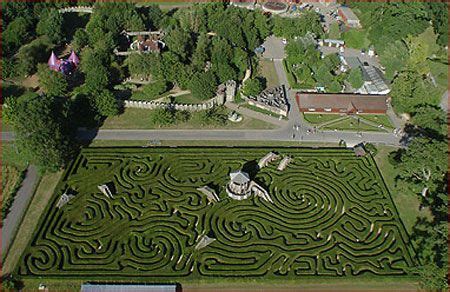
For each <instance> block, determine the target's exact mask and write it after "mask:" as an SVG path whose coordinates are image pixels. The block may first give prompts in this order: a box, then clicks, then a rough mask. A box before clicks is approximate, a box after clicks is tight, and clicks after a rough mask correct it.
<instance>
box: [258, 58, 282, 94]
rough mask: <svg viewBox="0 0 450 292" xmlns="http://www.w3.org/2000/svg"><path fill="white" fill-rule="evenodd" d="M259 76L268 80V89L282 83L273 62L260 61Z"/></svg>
mask: <svg viewBox="0 0 450 292" xmlns="http://www.w3.org/2000/svg"><path fill="white" fill-rule="evenodd" d="M258 69H259V72H258V73H259V74H260V75H261V76H263V77H264V78H266V81H267V84H266V88H271V87H276V86H279V85H280V81H279V80H278V75H277V72H276V70H275V65H274V64H273V61H270V60H266V59H262V58H261V59H260V60H259V68H258Z"/></svg>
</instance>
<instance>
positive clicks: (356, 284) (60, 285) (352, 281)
mask: <svg viewBox="0 0 450 292" xmlns="http://www.w3.org/2000/svg"><path fill="white" fill-rule="evenodd" d="M43 282H44V283H45V285H46V286H47V288H49V289H50V291H67V292H69V291H73V292H75V291H76V292H79V291H80V289H81V285H82V284H83V283H85V282H86V280H82V279H53V278H48V277H46V278H45V281H43V280H42V279H24V280H23V283H24V285H25V287H24V290H23V291H36V290H37V288H38V287H39V284H41V283H43ZM113 282H114V283H121V282H123V281H118V280H114V281H113ZM125 282H126V281H125ZM243 283H245V284H247V285H251V288H242V284H243ZM386 286H388V287H389V291H417V287H418V285H417V280H416V279H414V278H404V279H399V278H398V277H397V278H396V277H393V278H387V277H386V278H383V279H374V278H368V277H362V278H361V277H357V278H349V279H336V277H328V278H325V277H321V278H314V277H310V278H304V277H302V280H301V282H299V281H292V280H282V281H275V280H271V281H270V282H268V281H261V280H257V281H255V280H245V278H240V279H239V282H235V281H230V280H222V279H217V280H216V281H215V282H214V283H211V282H207V283H204V282H200V283H191V282H187V281H186V282H185V283H183V284H182V290H183V292H200V291H235V292H256V291H265V290H269V291H316V290H317V291H353V290H355V289H357V291H367V290H368V289H371V290H374V291H386Z"/></svg>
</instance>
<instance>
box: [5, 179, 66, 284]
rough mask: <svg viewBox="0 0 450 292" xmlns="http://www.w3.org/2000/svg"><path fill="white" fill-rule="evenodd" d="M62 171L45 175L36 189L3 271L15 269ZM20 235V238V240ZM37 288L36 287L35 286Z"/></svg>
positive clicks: (7, 271)
mask: <svg viewBox="0 0 450 292" xmlns="http://www.w3.org/2000/svg"><path fill="white" fill-rule="evenodd" d="M61 174H62V172H57V173H52V174H47V175H44V176H43V177H42V179H41V181H40V183H39V185H38V187H37V189H36V192H35V194H34V196H33V199H32V200H31V203H30V205H29V207H28V210H27V212H26V213H25V216H24V218H23V220H22V223H21V224H20V226H19V229H18V232H17V235H16V239H15V240H14V241H13V243H12V244H11V246H10V248H9V251H8V254H7V255H6V259H5V261H4V262H3V263H4V265H3V273H4V274H6V273H9V272H11V271H13V270H14V267H15V265H16V264H17V262H18V261H19V258H20V256H21V255H22V253H23V251H24V250H25V247H26V246H27V244H28V243H29V241H30V240H31V238H32V237H33V236H34V235H35V231H36V227H37V223H38V220H39V218H40V216H41V215H42V214H43V212H44V209H45V208H46V206H47V204H48V201H49V199H50V198H51V197H52V196H53V194H54V193H53V191H54V189H55V187H56V185H57V183H58V181H59V179H60V178H61ZM19 237H20V240H18V239H19ZM34 289H36V288H34Z"/></svg>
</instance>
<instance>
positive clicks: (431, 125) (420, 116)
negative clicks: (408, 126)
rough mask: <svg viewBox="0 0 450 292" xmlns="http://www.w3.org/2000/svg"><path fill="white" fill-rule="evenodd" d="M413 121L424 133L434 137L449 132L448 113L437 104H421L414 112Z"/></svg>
mask: <svg viewBox="0 0 450 292" xmlns="http://www.w3.org/2000/svg"><path fill="white" fill-rule="evenodd" d="M411 122H412V123H413V124H414V125H415V126H416V127H419V128H421V129H422V131H421V132H422V133H423V134H424V135H425V134H427V135H429V136H431V137H434V138H439V137H443V136H445V135H446V134H447V116H446V113H445V112H444V111H443V110H442V109H440V108H438V107H435V106H430V105H421V106H419V107H417V108H416V109H415V111H414V113H413V116H412V119H411Z"/></svg>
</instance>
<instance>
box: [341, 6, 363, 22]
mask: <svg viewBox="0 0 450 292" xmlns="http://www.w3.org/2000/svg"><path fill="white" fill-rule="evenodd" d="M339 9H340V10H341V12H342V13H343V14H344V15H345V18H347V21H348V20H354V21H359V18H358V16H356V14H355V13H353V11H352V10H351V9H350V8H348V7H346V6H341V7H339Z"/></svg>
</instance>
